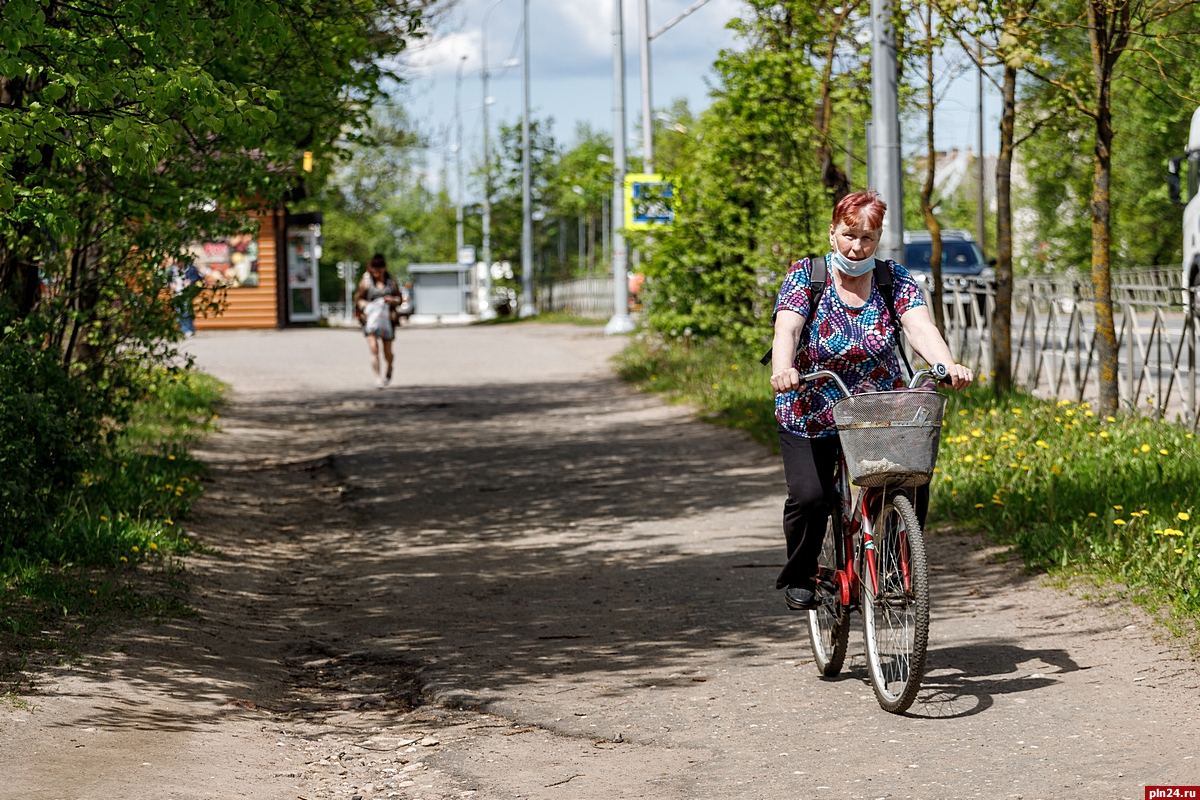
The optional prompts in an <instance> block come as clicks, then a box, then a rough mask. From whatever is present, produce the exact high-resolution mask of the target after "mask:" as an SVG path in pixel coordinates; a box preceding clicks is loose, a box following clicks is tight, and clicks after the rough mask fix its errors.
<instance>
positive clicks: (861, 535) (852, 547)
mask: <svg viewBox="0 0 1200 800" xmlns="http://www.w3.org/2000/svg"><path fill="white" fill-rule="evenodd" d="M946 374H947V373H946V368H945V367H944V366H943V365H941V364H935V365H934V366H933V368H932V369H922V370H917V372H916V373H915V374H914V375H913V377H912V380H911V381H909V384H908V386H909V388H910V389H912V388H916V387H917V386H918V385H919V384H920V383H921V381H923V380H924V379H925V378H926V377H932V378H934V379H935V380H944V379H945V378H946ZM816 378H829V379H831V380H833V381H834V382H835V383H836V384H837V387H838V389H840V390H841V391H842V394H844V395H845V396H846V397H849V396H850V390H849V389H847V388H846V384H845V383H843V382H842V379H841V378H840V377H839V376H838V375H837V374H836V373H834V372H830V371H829V370H818V371H816V372H812V373H809V374H807V375H805V376H804V377H802V378H801V379H800V380H801V382H802V383H804V382H807V381H810V380H814V379H816ZM847 474H848V473H847V471H846V457H845V456H844V455H840V454H839V456H838V473H837V479H836V480H837V486H838V494H839V495H840V499H841V509H840V513H841V522H842V526H841V527H842V550H843V552H842V553H841V561H842V565H841V566H840V568H839V569H837V570H835V572H834V574H833V583H834V586H836V587H837V590H838V597H839V599H840V600H841V603H842V605H843V606H846V607H848V608H854V607H855V606H856V605H857V603H856V602H855V598H857V597H859V596H860V593H861V590H862V585H861V582H862V574H863V573H866V575H867V577H868V578H869V579H870V581H871V591H872V594H878V593H879V578H878V573H877V571H876V564H875V527H874V523H873V522H872V521H871V510H872V509H873V508H874V507H876V506H877V505H878V506H880V507H882V505H881V504H882V502H883V499H884V495H885V494H886V489H878V488H862V489H860V490H859V492H858V497H857V498H856V499H855V498H853V497H852V490H851V488H850V482H849V480H848V479H847V478H846V475H847ZM900 536H901V542H902V543H904V537H905V532H904V531H903V530H902V531H901V532H900ZM864 562H865V565H864ZM900 572H901V575H902V576H903V579H904V589H905V591H912V575H911V573H910V569H909V562H908V548H907V547H904V546H901V548H900Z"/></svg>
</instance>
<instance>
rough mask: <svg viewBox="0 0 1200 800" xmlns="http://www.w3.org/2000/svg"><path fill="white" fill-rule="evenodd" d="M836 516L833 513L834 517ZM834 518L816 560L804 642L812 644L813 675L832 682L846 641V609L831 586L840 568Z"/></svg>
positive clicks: (839, 533)
mask: <svg viewBox="0 0 1200 800" xmlns="http://www.w3.org/2000/svg"><path fill="white" fill-rule="evenodd" d="M836 513H837V512H836V511H835V512H834V514H836ZM834 514H831V515H830V516H829V522H828V523H826V526H825V541H824V543H823V544H822V545H821V555H820V557H819V558H818V559H817V588H816V594H817V602H818V603H819V604H820V605H818V606H817V607H816V608H814V609H812V610H810V611H809V612H808V638H809V641H811V642H812V653H813V661H815V662H816V664H817V672H820V673H821V674H822V675H824V676H825V677H827V678H832V677H833V676H834V675H837V674H838V673H839V672H841V671H842V664H843V663H844V662H845V661H846V648H847V646H848V645H849V641H850V609H848V608H847V607H846V606H843V605H842V598H841V593H840V592H839V591H838V587H837V584H836V583H834V580H833V575H834V572H835V571H837V570H838V569H840V568H841V566H842V565H841V560H842V558H841V556H840V554H841V553H842V537H841V532H840V531H839V530H838V527H839V526H837V525H836V524H835V523H834Z"/></svg>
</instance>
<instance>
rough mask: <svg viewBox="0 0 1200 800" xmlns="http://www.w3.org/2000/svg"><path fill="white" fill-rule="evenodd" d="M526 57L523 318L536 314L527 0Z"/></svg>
mask: <svg viewBox="0 0 1200 800" xmlns="http://www.w3.org/2000/svg"><path fill="white" fill-rule="evenodd" d="M521 38H522V39H523V40H524V46H525V57H524V58H522V59H521V78H522V81H521V82H522V86H523V87H524V88H523V91H522V93H521V310H520V316H522V317H532V316H534V315H535V314H537V306H536V305H534V302H533V208H532V205H533V197H532V193H533V192H532V189H533V187H532V183H533V175H532V164H530V161H529V0H525V7H524V15H523V17H522V22H521Z"/></svg>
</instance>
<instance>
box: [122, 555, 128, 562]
mask: <svg viewBox="0 0 1200 800" xmlns="http://www.w3.org/2000/svg"><path fill="white" fill-rule="evenodd" d="M121 560H122V561H125V562H128V561H129V559H128V558H126V557H125V556H121Z"/></svg>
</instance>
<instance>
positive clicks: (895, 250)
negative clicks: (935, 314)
mask: <svg viewBox="0 0 1200 800" xmlns="http://www.w3.org/2000/svg"><path fill="white" fill-rule="evenodd" d="M892 2H893V0H871V123H872V124H871V156H872V158H871V168H872V172H873V174H872V175H871V179H872V180H873V181H874V182H875V190H876V191H877V192H879V195H880V197H882V198H883V202H885V203H887V207H888V212H889V213H888V214H887V216H885V217H884V220H883V236H882V237H880V240H879V258H883V259H889V258H890V259H892V260H894V261H897V262H899V263H904V184H903V175H902V167H901V164H900V96H899V86H898V84H897V81H896V29H895V27H894V26H893V25H892V17H893V15H894V13H895V8H894V6H893V5H892Z"/></svg>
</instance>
